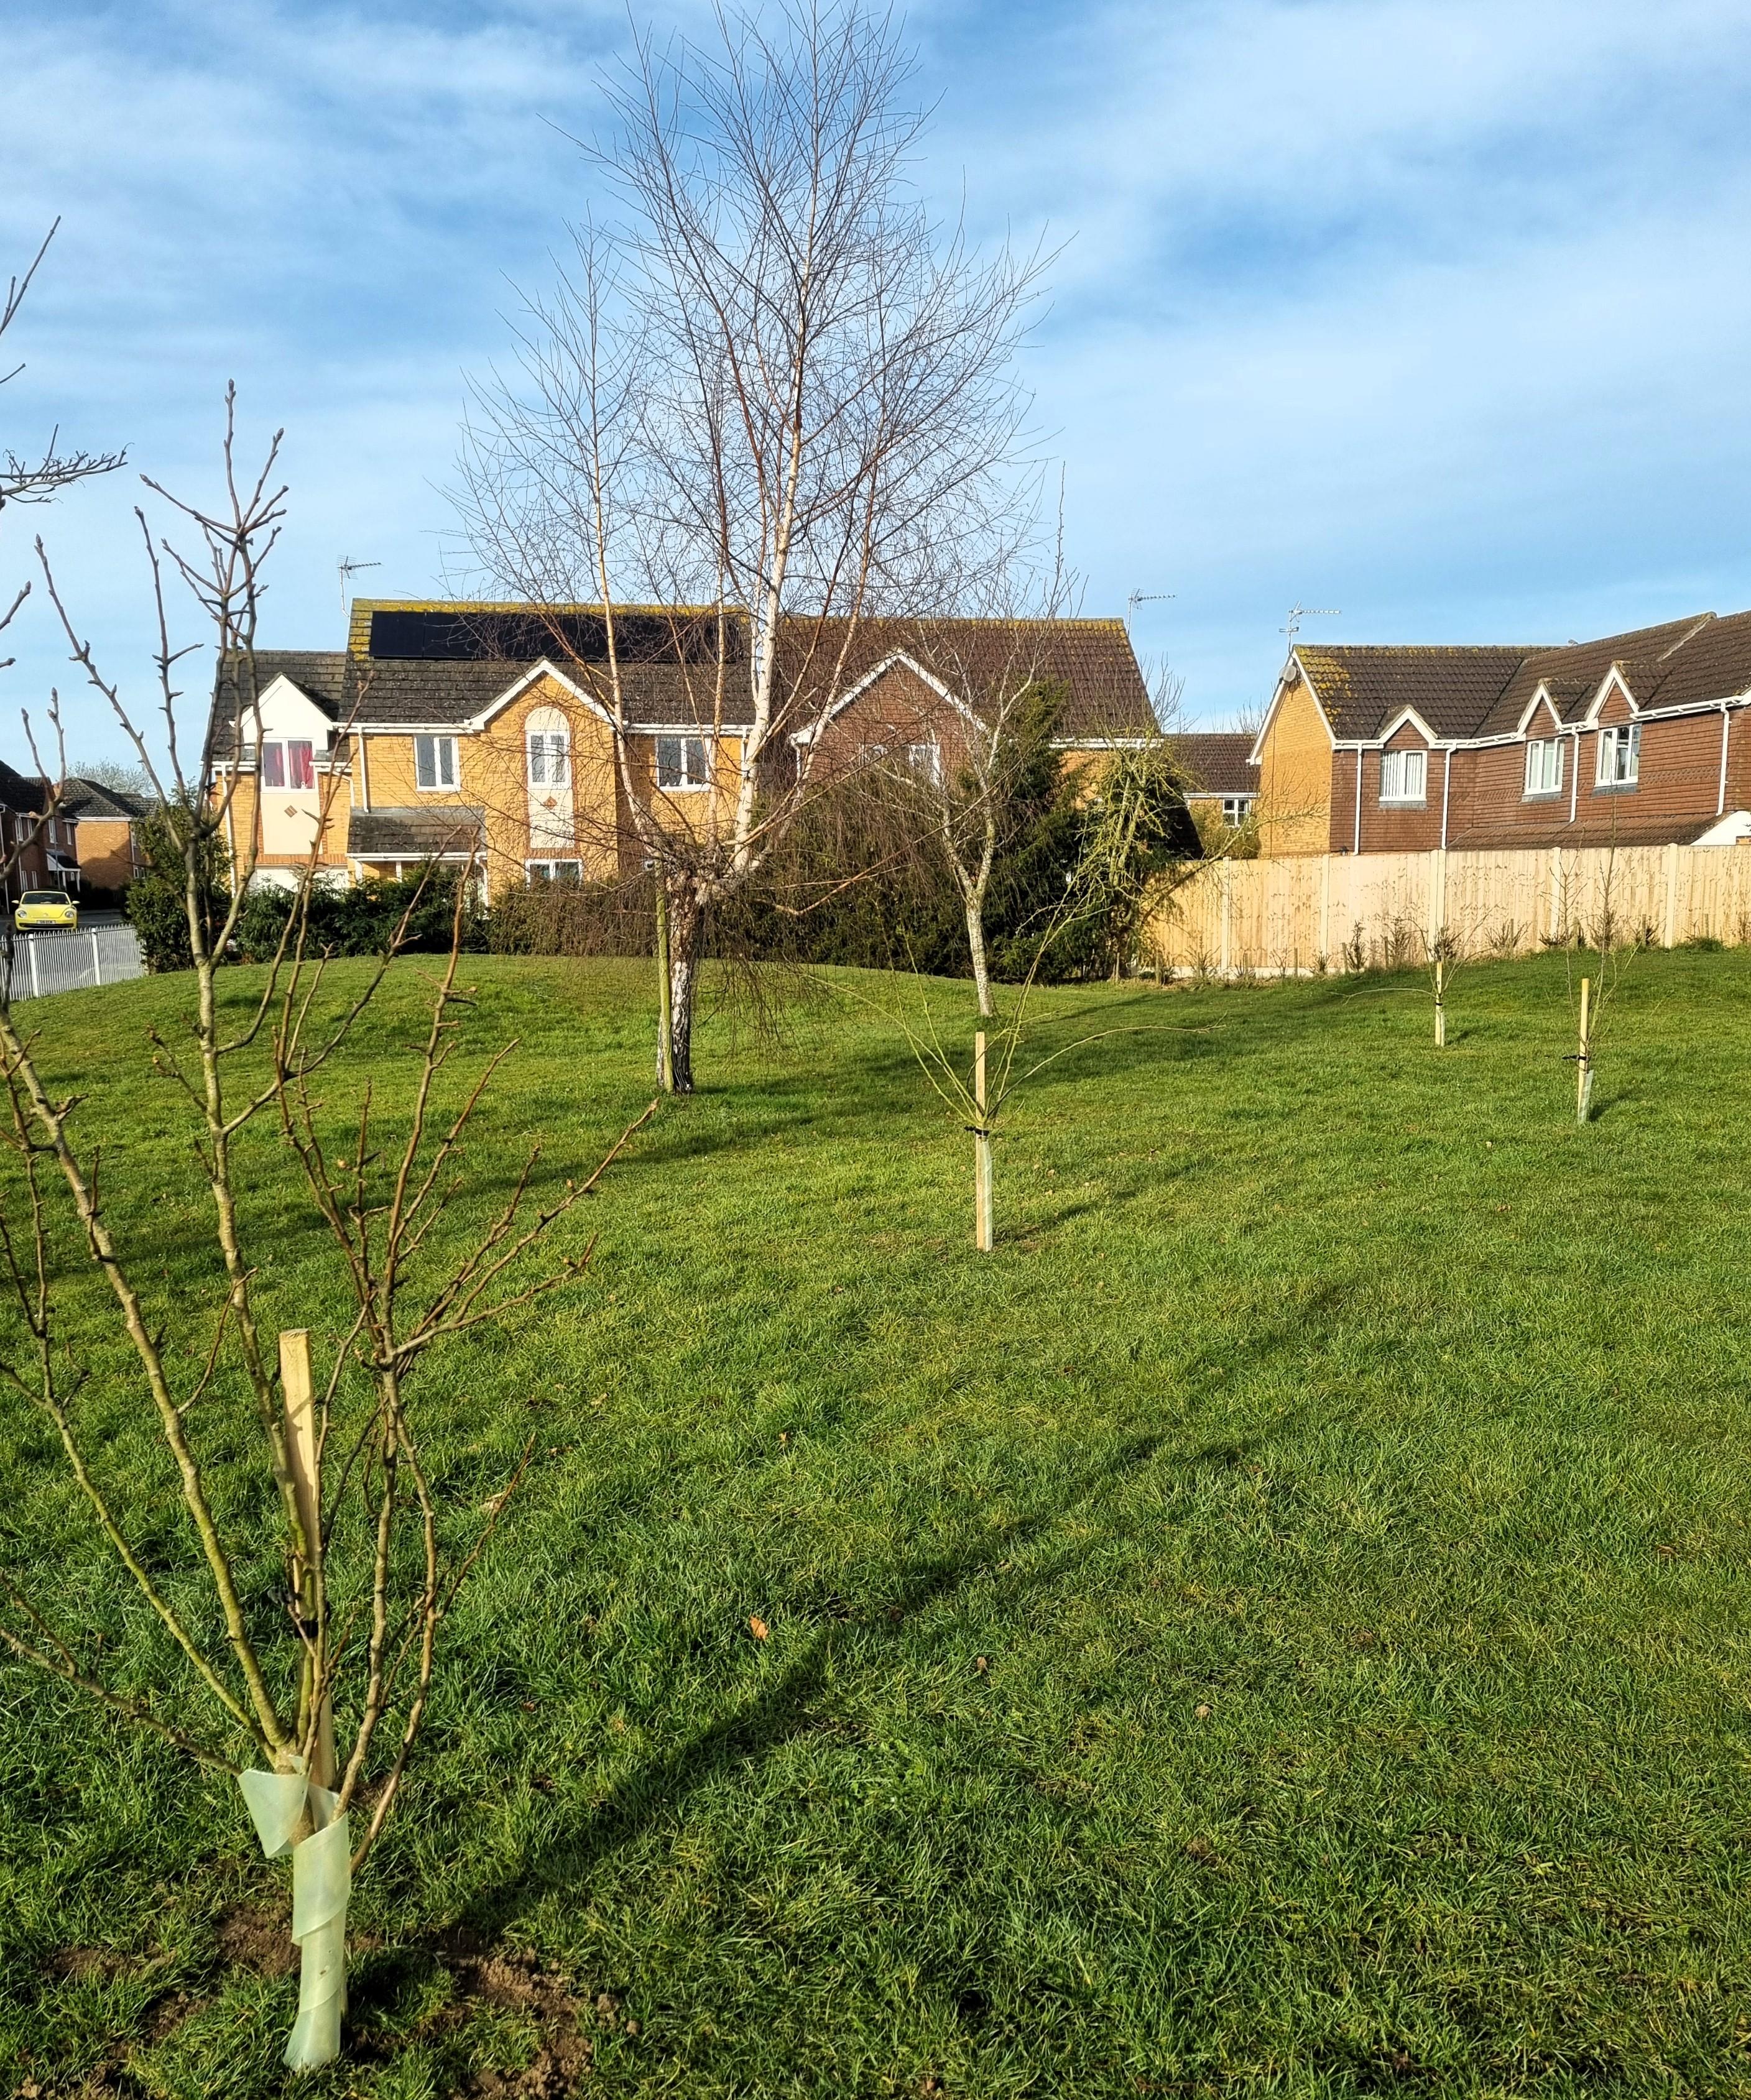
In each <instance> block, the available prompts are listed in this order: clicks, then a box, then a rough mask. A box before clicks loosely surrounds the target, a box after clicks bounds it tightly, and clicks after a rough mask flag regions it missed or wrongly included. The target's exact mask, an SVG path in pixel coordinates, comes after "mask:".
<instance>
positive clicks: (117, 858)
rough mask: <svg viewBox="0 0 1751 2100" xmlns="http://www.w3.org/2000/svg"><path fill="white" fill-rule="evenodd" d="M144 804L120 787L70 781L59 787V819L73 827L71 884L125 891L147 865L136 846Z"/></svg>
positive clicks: (78, 780) (92, 782) (144, 810)
mask: <svg viewBox="0 0 1751 2100" xmlns="http://www.w3.org/2000/svg"><path fill="white" fill-rule="evenodd" d="M60 814H61V815H62V817H64V818H67V819H69V821H70V822H71V823H72V826H73V859H74V862H75V863H76V864H77V877H76V880H77V882H78V883H79V885H80V886H81V887H82V888H86V889H114V890H120V889H126V888H127V886H128V885H129V884H130V882H131V881H133V880H134V878H135V876H137V875H139V874H140V873H141V872H142V871H144V867H145V864H146V859H145V855H144V853H143V852H142V851H141V849H140V843H139V823H140V819H141V818H143V817H144V815H145V814H146V804H145V802H144V801H143V800H142V799H141V798H140V797H139V796H137V795H130V794H126V793H124V792H123V791H122V789H121V788H119V787H102V786H100V785H99V783H98V782H96V781H95V780H82V779H77V778H73V777H69V779H67V780H65V781H64V782H63V783H62V786H61V800H60Z"/></svg>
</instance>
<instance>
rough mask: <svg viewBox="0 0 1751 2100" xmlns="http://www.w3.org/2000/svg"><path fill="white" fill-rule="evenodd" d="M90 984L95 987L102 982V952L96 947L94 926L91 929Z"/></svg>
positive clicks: (96, 940)
mask: <svg viewBox="0 0 1751 2100" xmlns="http://www.w3.org/2000/svg"><path fill="white" fill-rule="evenodd" d="M91 982H93V983H94V984H97V985H101V984H102V982H104V951H103V949H102V948H101V947H100V946H99V945H98V939H97V929H96V928H95V926H94V927H93V928H92V929H91Z"/></svg>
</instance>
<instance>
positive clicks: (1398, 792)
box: [1380, 751, 1429, 802]
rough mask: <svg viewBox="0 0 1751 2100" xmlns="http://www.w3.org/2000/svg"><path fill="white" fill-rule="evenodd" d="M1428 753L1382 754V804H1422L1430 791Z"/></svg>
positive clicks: (1402, 752) (1387, 752)
mask: <svg viewBox="0 0 1751 2100" xmlns="http://www.w3.org/2000/svg"><path fill="white" fill-rule="evenodd" d="M1428 785H1429V754H1428V752H1426V751H1383V752H1382V753H1381V754H1380V799H1381V801H1382V802H1421V801H1422V800H1423V798H1424V796H1425V795H1426V792H1427V790H1428Z"/></svg>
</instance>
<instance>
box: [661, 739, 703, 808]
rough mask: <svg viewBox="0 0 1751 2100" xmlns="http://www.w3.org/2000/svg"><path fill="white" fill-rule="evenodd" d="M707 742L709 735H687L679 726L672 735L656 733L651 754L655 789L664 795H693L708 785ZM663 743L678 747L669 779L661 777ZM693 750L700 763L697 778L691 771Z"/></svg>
mask: <svg viewBox="0 0 1751 2100" xmlns="http://www.w3.org/2000/svg"><path fill="white" fill-rule="evenodd" d="M710 742H711V739H710V738H709V737H704V736H688V735H684V734H683V732H681V731H679V730H677V731H675V732H674V735H667V734H665V735H661V736H659V737H658V738H657V749H656V752H655V753H654V755H653V762H654V765H655V768H656V776H657V788H658V791H659V792H661V793H662V794H665V795H696V794H699V793H700V792H701V791H702V790H704V789H705V788H707V787H710V785H711V751H710ZM665 744H668V745H676V746H679V752H678V753H677V757H676V763H675V765H674V774H675V778H674V779H672V780H665V779H664V778H663V757H664V752H663V747H664V746H665ZM695 755H697V757H698V760H699V764H700V767H701V772H700V774H699V775H698V777H697V778H696V777H695V775H694V772H693V761H694V757H695Z"/></svg>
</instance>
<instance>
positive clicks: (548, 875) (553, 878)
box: [523, 860, 584, 889]
mask: <svg viewBox="0 0 1751 2100" xmlns="http://www.w3.org/2000/svg"><path fill="white" fill-rule="evenodd" d="M583 879H584V864H583V862H581V860H526V861H524V863H523V883H524V888H525V889H533V888H534V887H535V885H536V884H537V882H554V883H557V882H567V881H570V882H580V883H581V881H582V880H583Z"/></svg>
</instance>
